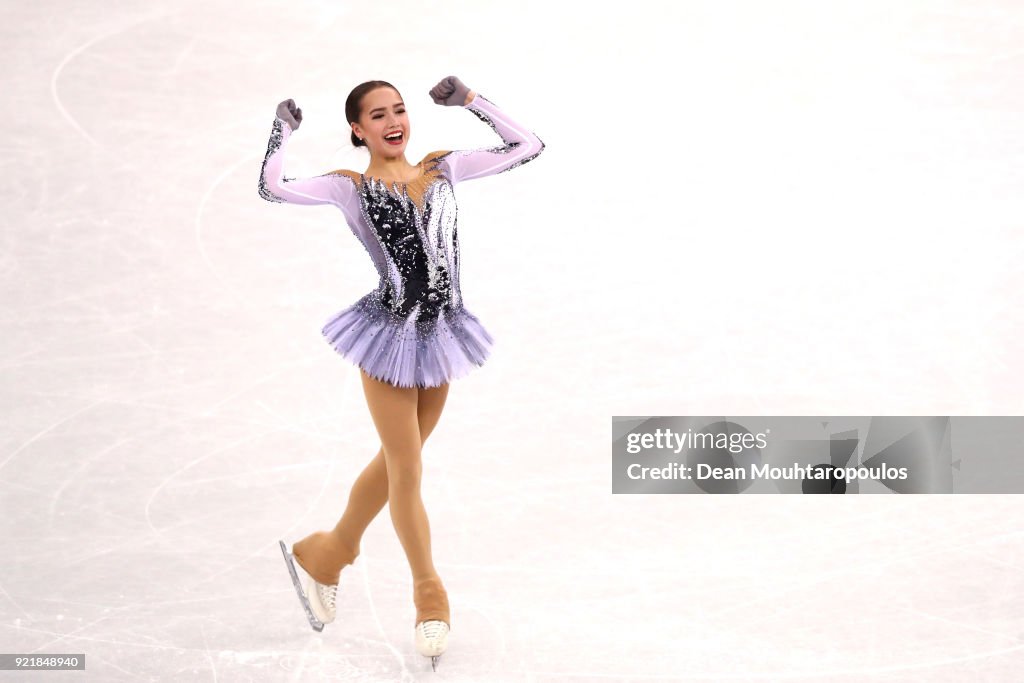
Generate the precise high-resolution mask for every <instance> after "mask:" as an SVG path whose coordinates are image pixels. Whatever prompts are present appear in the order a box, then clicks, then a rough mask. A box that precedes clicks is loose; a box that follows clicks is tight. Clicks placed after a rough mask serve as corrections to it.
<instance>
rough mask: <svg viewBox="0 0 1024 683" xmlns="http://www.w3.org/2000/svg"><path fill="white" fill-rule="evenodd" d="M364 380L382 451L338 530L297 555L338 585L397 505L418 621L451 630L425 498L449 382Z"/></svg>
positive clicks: (297, 549) (320, 534)
mask: <svg viewBox="0 0 1024 683" xmlns="http://www.w3.org/2000/svg"><path fill="white" fill-rule="evenodd" d="M360 375H361V377H362V382H363V392H364V394H365V395H366V402H367V405H368V407H369V409H370V415H371V417H372V418H373V423H374V426H375V427H376V428H377V433H378V434H379V436H380V439H381V448H380V449H379V450H378V451H377V454H376V455H375V456H374V458H373V459H372V460H371V461H370V463H369V464H368V465H367V466H366V467H365V468H364V469H363V471H362V473H360V475H359V477H358V478H357V479H356V481H355V483H354V484H353V485H352V490H351V492H350V493H349V498H348V505H347V506H346V508H345V512H344V513H343V514H342V516H341V519H340V520H339V521H338V523H337V524H336V525H335V527H334V529H332V530H331V531H317V532H314V533H313V534H310V535H309V536H307V537H306V538H304V539H302V540H301V541H299V542H298V543H295V544H294V546H293V547H292V552H293V553H294V555H295V559H296V561H298V563H299V564H300V565H301V566H302V568H303V569H304V570H306V572H308V573H309V574H310V576H312V577H313V578H314V579H316V580H317V581H318V582H320V583H323V584H336V583H338V579H339V577H340V575H341V570H342V568H343V567H344V566H346V565H349V564H352V562H354V561H355V558H356V556H358V554H359V543H360V541H361V539H362V537H363V533H364V532H365V531H366V528H367V527H368V526H369V525H370V522H372V521H373V520H374V518H376V516H377V514H378V513H379V512H380V511H381V510H382V509H383V508H384V506H385V505H387V504H388V502H389V501H390V505H389V509H390V512H391V521H392V524H393V525H394V527H395V531H396V532H397V534H398V539H399V541H400V542H401V544H402V548H403V549H404V550H405V555H406V558H407V559H408V561H409V567H410V569H411V570H412V579H413V601H414V603H415V604H416V623H417V624H418V623H419V622H421V621H425V620H428V619H439V620H441V621H444V622H446V623H448V624H449V626H450V624H451V621H450V616H449V610H448V598H447V593H446V592H445V589H444V587H443V584H442V583H441V580H440V577H439V576H438V574H437V570H436V569H435V568H434V562H433V558H432V555H431V548H430V523H429V521H428V519H427V512H426V509H425V508H424V506H423V499H422V497H421V495H420V481H421V478H422V471H423V463H422V458H421V453H422V448H423V444H424V442H425V441H426V439H427V437H428V436H429V435H430V433H431V432H432V431H433V430H434V427H435V426H436V425H437V422H438V420H439V419H440V417H441V411H442V410H443V409H444V404H445V399H446V398H447V397H448V388H449V385H448V384H444V385H442V386H439V387H431V388H429V389H422V388H416V387H408V388H406V387H395V386H392V385H390V384H387V383H385V382H381V381H379V380H376V379H374V378H372V377H370V376H368V375H367V374H366V373H365V372H362V371H361V372H360Z"/></svg>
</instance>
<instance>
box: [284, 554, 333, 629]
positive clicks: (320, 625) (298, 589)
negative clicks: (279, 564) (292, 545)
mask: <svg viewBox="0 0 1024 683" xmlns="http://www.w3.org/2000/svg"><path fill="white" fill-rule="evenodd" d="M278 543H280V544H281V554H282V555H284V563H285V564H286V565H287V566H288V573H289V574H291V576H292V583H293V584H295V593H296V594H297V595H298V596H299V602H301V603H302V609H304V610H305V611H306V618H307V619H309V625H310V626H311V627H312V628H313V630H314V631H316V632H318V633H319V632H320V631H323V630H324V622H322V621H320V620H319V619H317V616H316V615H315V614H313V608H312V607H311V606H310V604H309V598H308V597H306V594H305V593H304V592H303V591H302V584H300V583H299V574H298V572H297V571H296V570H295V559H294V557H293V556H292V554H291V553H290V552H288V548H287V547H286V546H285V544H284V541H281V540H279V541H278Z"/></svg>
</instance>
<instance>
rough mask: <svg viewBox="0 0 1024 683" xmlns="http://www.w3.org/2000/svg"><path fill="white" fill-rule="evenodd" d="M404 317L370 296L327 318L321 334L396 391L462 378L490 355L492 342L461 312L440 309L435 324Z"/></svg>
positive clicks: (471, 317)
mask: <svg viewBox="0 0 1024 683" xmlns="http://www.w3.org/2000/svg"><path fill="white" fill-rule="evenodd" d="M417 313H418V307H417V308H414V309H413V311H412V312H411V313H410V314H409V316H408V317H407V318H403V317H401V316H399V315H398V314H396V313H394V312H392V311H390V310H389V309H387V308H386V307H384V306H383V305H381V303H380V295H379V293H378V292H376V291H374V292H370V293H369V294H367V295H366V296H364V297H363V298H361V299H360V300H359V301H357V302H356V303H354V304H352V305H351V306H349V307H348V308H346V309H344V310H342V311H340V312H338V313H336V314H335V315H333V316H331V318H330V319H329V320H328V321H327V323H326V324H325V325H324V326H323V330H322V332H323V335H324V337H325V338H326V339H327V342H328V343H329V344H330V345H331V346H332V347H334V350H335V351H337V352H338V353H339V354H341V355H342V356H343V357H345V358H346V359H348V360H349V361H351V362H352V363H354V364H355V365H357V366H358V367H360V368H361V369H363V370H365V371H366V374H368V375H370V376H371V377H373V378H374V379H378V380H381V381H383V382H387V383H388V384H392V385H394V386H398V387H420V388H429V387H436V386H440V385H442V384H445V383H447V382H450V381H451V380H453V379H458V378H459V377H463V376H464V375H466V374H467V373H469V371H470V370H472V369H473V368H474V367H477V366H481V365H483V364H484V361H485V360H487V357H488V356H489V355H490V352H491V347H492V346H493V344H494V339H492V338H491V335H490V334H488V332H487V330H486V329H484V326H483V325H481V324H480V321H479V320H477V318H476V316H475V315H473V314H472V313H470V312H469V310H467V309H466V308H465V307H461V308H459V309H457V310H455V311H452V310H450V309H445V308H442V309H441V310H440V312H439V314H438V317H437V320H436V323H435V322H434V321H431V322H430V323H429V324H426V323H423V322H418V321H417V319H416V318H417Z"/></svg>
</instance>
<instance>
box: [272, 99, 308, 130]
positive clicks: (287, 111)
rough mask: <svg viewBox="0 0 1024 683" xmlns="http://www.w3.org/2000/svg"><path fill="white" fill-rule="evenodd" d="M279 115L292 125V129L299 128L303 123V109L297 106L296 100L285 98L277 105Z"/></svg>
mask: <svg viewBox="0 0 1024 683" xmlns="http://www.w3.org/2000/svg"><path fill="white" fill-rule="evenodd" d="M277 116H278V118H280V119H281V120H282V121H284V122H285V123H287V124H288V125H289V126H291V128H292V130H298V128H299V124H301V123H302V110H301V109H299V108H298V107H296V106H295V100H285V101H284V102H282V103H281V104H279V105H277Z"/></svg>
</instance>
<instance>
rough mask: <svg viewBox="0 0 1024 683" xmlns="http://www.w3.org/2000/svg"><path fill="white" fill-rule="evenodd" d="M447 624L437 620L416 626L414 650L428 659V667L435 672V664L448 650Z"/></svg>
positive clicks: (423, 622)
mask: <svg viewBox="0 0 1024 683" xmlns="http://www.w3.org/2000/svg"><path fill="white" fill-rule="evenodd" d="M448 631H449V628H448V624H446V623H444V622H443V621H439V620H437V619H429V620H427V621H421V622H420V623H419V624H417V625H416V649H417V650H418V651H419V653H420V654H421V655H423V656H424V657H430V666H431V668H432V669H433V670H434V671H437V662H438V660H440V659H441V655H443V654H444V651H445V650H447V649H448Z"/></svg>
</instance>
